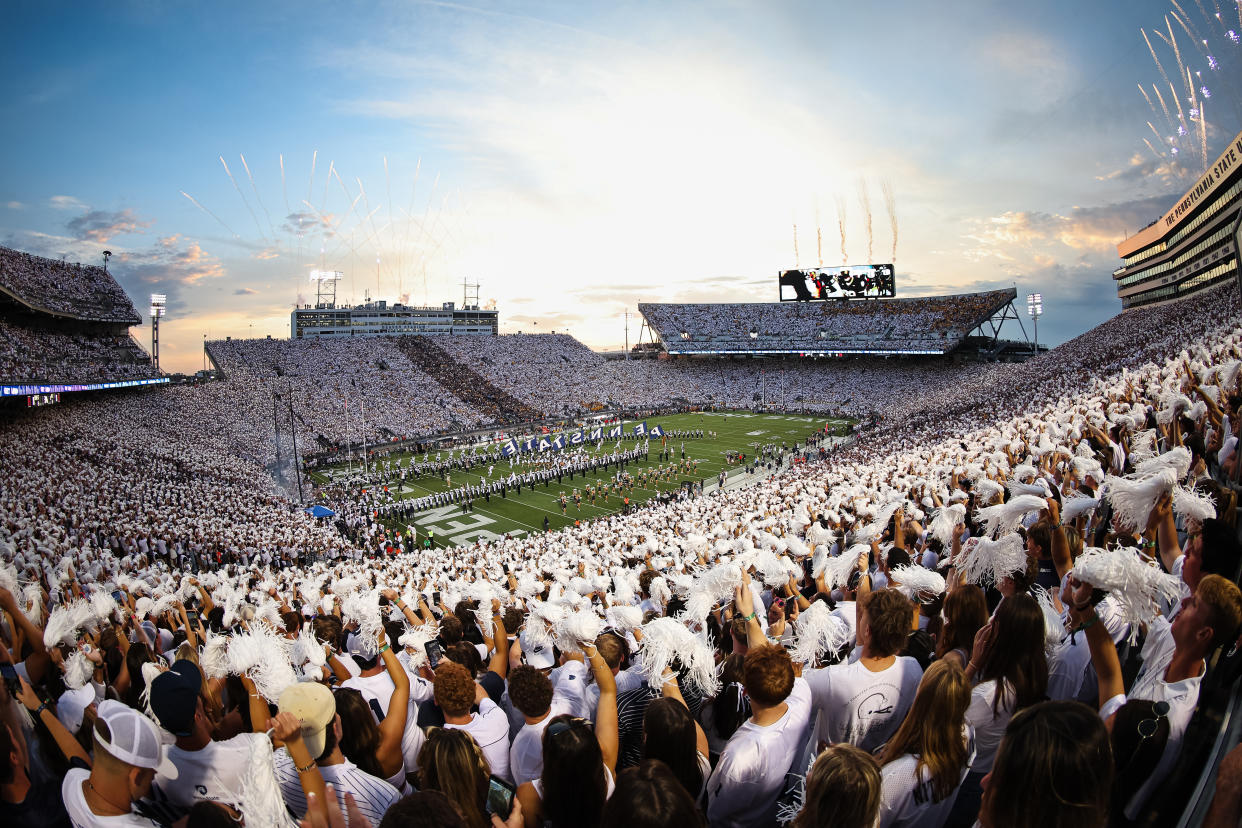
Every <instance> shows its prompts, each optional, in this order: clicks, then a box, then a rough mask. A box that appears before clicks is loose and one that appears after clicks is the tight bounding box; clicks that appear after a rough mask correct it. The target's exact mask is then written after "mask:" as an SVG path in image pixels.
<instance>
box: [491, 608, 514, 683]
mask: <svg viewBox="0 0 1242 828" xmlns="http://www.w3.org/2000/svg"><path fill="white" fill-rule="evenodd" d="M492 626H493V628H494V629H495V633H494V639H493V640H494V642H495V652H493V653H492V660H491V661H490V662H488V665H487V669H489V670H491V671H492V672H493V673H495V674H496V675H498V676H500V677H501V678H505V677H506V676H508V675H509V632H508V631H507V630H506V629H505V619H504V617H503V616H502V615H501V614H500V601H498V600H496V599H494V598H493V599H492Z"/></svg>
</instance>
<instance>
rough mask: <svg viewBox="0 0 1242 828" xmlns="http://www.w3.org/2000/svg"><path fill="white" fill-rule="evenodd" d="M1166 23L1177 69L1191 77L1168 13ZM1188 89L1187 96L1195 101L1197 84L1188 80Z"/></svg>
mask: <svg viewBox="0 0 1242 828" xmlns="http://www.w3.org/2000/svg"><path fill="white" fill-rule="evenodd" d="M1164 25H1166V26H1168V27H1169V45H1170V46H1172V47H1173V57H1175V58H1177V71H1178V73H1179V74H1181V75H1186V76H1187V77H1189V72H1188V70H1187V69H1186V64H1184V63H1182V50H1181V48H1180V47H1179V46H1178V45H1177V37H1176V36H1175V35H1174V34H1173V24H1172V23H1170V22H1169V17H1168V15H1165V17H1164ZM1179 80H1180V78H1179ZM1186 91H1187V93H1188V94H1187V96H1186V97H1187V98H1189V99H1192V102H1193V98H1194V96H1195V85H1194V84H1193V83H1191V82H1189V81H1187V83H1186ZM1178 109H1179V110H1180V109H1181V107H1180V106H1179V107H1178Z"/></svg>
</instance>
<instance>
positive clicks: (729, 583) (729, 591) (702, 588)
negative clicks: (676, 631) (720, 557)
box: [681, 564, 742, 621]
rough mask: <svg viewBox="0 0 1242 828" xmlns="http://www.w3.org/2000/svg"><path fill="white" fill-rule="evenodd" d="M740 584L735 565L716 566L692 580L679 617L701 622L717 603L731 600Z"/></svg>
mask: <svg viewBox="0 0 1242 828" xmlns="http://www.w3.org/2000/svg"><path fill="white" fill-rule="evenodd" d="M741 583H742V570H741V568H740V567H738V566H737V564H717V565H716V566H713V567H711V568H710V569H707V570H704V571H702V572H700V573H699V574H698V577H696V578H695V579H694V587H693V588H692V589H691V590H690V597H689V598H687V599H686V609H685V612H684V613H682V615H681V617H682V618H686V619H688V620H691V621H703V620H705V619H706V618H707V615H708V613H710V612H711V611H712V609H713V608H714V607H715V606H716V605H717V604H719V603H721V602H723V601H728V600H731V599H732V598H733V590H734V588H736V587H737V586H739V585H740V584H741Z"/></svg>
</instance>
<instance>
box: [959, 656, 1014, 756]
mask: <svg viewBox="0 0 1242 828" xmlns="http://www.w3.org/2000/svg"><path fill="white" fill-rule="evenodd" d="M996 692H997V683H996V679H991V680H990V681H985V682H983V683H982V684H980V685H978V686H977V687H975V689H974V690H972V691H971V692H970V706H969V707H967V708H966V724H968V725H970V726H971V727H972V728H974V732H975V762H974V765H973V766H972V767H971V770H972V771H974V772H975V773H987V772H989V771H991V770H992V763H993V762H994V761H996V750H997V748H999V747H1000V743H1001V738H1002V737H1003V736H1004V735H1005V728H1006V727H1008V726H1009V720H1010V719H1012V718H1013V711H1014V707H1015V706H1017V703H1018V700H1017V697H1016V696H1015V695H1014V693H1013V688H1009V692H1008V693H1006V694H1005V703H1004V704H1002V705H1001V706H1000V707H999V708H998V709H997V710H996V711H995V712H993V710H992V703H993V702H994V701H995V700H996Z"/></svg>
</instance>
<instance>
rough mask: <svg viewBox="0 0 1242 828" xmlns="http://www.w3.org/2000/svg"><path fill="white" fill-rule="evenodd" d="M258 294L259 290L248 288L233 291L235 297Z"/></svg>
mask: <svg viewBox="0 0 1242 828" xmlns="http://www.w3.org/2000/svg"><path fill="white" fill-rule="evenodd" d="M257 294H258V291H257V290H255V289H254V288H248V287H239V288H238V289H237V290H235V291H233V295H234V296H255V295H257Z"/></svg>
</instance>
